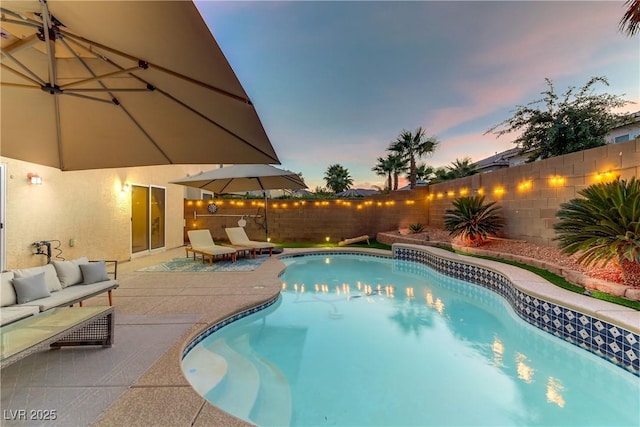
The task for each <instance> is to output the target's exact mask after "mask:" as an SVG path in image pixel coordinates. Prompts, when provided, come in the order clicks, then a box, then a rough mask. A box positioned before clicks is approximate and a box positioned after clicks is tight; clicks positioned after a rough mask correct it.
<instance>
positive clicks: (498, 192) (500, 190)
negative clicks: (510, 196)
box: [493, 187, 504, 196]
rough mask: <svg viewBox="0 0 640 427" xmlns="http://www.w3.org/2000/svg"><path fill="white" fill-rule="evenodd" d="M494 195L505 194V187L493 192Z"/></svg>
mask: <svg viewBox="0 0 640 427" xmlns="http://www.w3.org/2000/svg"><path fill="white" fill-rule="evenodd" d="M493 194H495V195H496V196H502V195H503V194H504V188H503V187H496V188H495V189H494V190H493Z"/></svg>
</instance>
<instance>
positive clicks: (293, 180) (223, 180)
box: [171, 165, 307, 237]
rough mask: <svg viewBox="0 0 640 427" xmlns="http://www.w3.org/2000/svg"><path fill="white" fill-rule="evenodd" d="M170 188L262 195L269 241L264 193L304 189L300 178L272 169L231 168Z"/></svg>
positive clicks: (258, 166) (178, 182)
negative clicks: (256, 193)
mask: <svg viewBox="0 0 640 427" xmlns="http://www.w3.org/2000/svg"><path fill="white" fill-rule="evenodd" d="M171 184H180V185H186V186H188V187H193V188H199V189H201V190H207V191H211V192H213V193H217V194H222V193H237V192H243V191H255V190H262V191H263V192H264V198H265V204H264V225H265V233H266V236H267V237H269V225H268V221H267V193H266V190H299V189H302V188H307V185H306V184H305V183H304V181H303V180H302V178H301V177H300V175H298V174H297V173H294V172H291V171H288V170H284V169H279V168H276V167H274V166H271V165H234V166H229V167H223V168H218V169H213V170H210V171H207V172H201V173H199V174H197V175H193V176H187V177H184V178H181V179H178V180H176V181H172V182H171Z"/></svg>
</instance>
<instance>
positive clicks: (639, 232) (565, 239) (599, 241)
mask: <svg viewBox="0 0 640 427" xmlns="http://www.w3.org/2000/svg"><path fill="white" fill-rule="evenodd" d="M578 194H579V195H581V196H583V197H584V199H572V200H570V201H569V202H568V203H563V204H561V205H560V210H559V211H558V212H557V213H556V216H557V217H558V218H559V219H560V221H559V222H558V223H556V224H554V225H553V228H554V230H555V231H556V234H557V237H556V240H558V241H559V242H560V243H559V245H558V246H559V247H560V249H562V250H563V251H564V252H565V253H567V254H576V253H579V254H580V256H579V257H578V262H580V263H582V264H584V265H587V266H588V265H593V264H596V263H598V262H602V263H606V262H609V261H611V260H616V261H617V262H618V264H619V265H620V269H621V270H622V277H623V279H624V282H625V284H627V285H629V286H634V287H640V180H638V179H637V178H636V177H633V178H631V180H630V181H626V180H620V179H619V178H618V179H616V180H615V181H613V182H608V183H599V184H593V185H591V186H590V187H587V188H585V189H584V190H581V191H579V192H578Z"/></svg>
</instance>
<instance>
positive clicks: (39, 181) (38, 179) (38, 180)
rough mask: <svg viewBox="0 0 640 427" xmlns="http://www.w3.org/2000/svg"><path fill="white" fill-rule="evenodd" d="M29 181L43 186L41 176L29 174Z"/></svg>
mask: <svg viewBox="0 0 640 427" xmlns="http://www.w3.org/2000/svg"><path fill="white" fill-rule="evenodd" d="M27 179H28V180H29V182H30V183H31V184H42V177H41V176H40V175H38V174H37V173H31V172H29V173H28V174H27Z"/></svg>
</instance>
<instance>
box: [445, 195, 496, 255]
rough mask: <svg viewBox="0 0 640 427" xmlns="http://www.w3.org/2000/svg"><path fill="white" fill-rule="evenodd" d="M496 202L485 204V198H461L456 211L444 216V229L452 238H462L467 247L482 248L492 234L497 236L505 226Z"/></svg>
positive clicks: (454, 204)
mask: <svg viewBox="0 0 640 427" xmlns="http://www.w3.org/2000/svg"><path fill="white" fill-rule="evenodd" d="M495 204H496V202H491V203H488V204H486V205H485V204H484V196H479V195H477V196H469V197H459V198H456V199H455V200H454V201H453V207H454V209H447V210H446V211H445V215H444V229H445V230H447V231H448V232H449V235H450V236H451V237H460V238H461V239H462V241H463V244H465V245H467V246H480V245H482V243H484V241H485V240H486V239H487V237H488V236H489V235H490V234H493V235H495V234H496V233H497V232H498V231H500V229H501V228H502V226H503V225H504V218H503V217H502V215H501V214H500V213H499V212H500V207H499V206H495Z"/></svg>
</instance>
